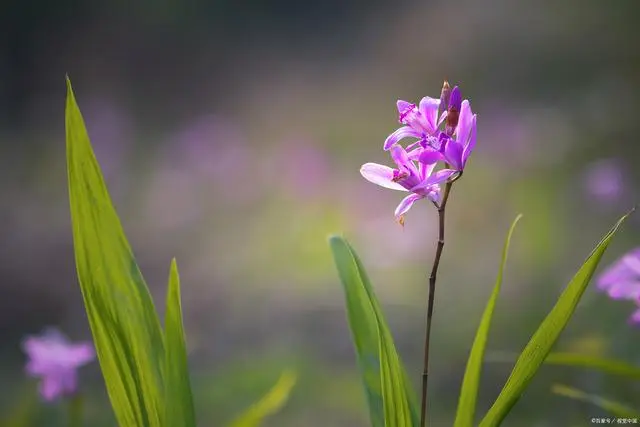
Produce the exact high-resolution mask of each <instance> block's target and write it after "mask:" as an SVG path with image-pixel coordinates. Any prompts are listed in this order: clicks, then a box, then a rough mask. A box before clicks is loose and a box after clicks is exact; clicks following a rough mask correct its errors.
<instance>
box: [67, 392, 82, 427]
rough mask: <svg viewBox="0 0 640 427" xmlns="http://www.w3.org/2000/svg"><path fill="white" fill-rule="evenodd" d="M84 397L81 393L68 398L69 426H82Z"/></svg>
mask: <svg viewBox="0 0 640 427" xmlns="http://www.w3.org/2000/svg"><path fill="white" fill-rule="evenodd" d="M83 403H84V402H83V399H82V395H81V394H80V393H77V394H74V395H73V396H70V397H69V398H68V409H69V414H68V416H69V427H82V412H83V406H84V405H83Z"/></svg>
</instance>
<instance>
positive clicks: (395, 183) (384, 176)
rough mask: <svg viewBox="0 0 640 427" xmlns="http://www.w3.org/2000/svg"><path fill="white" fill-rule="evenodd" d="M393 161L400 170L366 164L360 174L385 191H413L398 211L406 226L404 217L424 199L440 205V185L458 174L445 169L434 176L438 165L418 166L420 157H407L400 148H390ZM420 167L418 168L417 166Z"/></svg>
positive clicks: (396, 146)
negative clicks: (388, 189) (417, 159)
mask: <svg viewBox="0 0 640 427" xmlns="http://www.w3.org/2000/svg"><path fill="white" fill-rule="evenodd" d="M390 152H391V158H392V159H393V160H394V162H395V163H396V165H397V166H398V168H397V169H393V168H390V167H388V166H384V165H379V164H377V163H366V164H364V165H362V167H361V168H360V173H361V174H362V176H363V177H364V178H365V179H366V180H367V181H370V182H372V183H374V184H377V185H379V186H381V187H385V188H390V189H392V190H400V191H409V192H410V193H411V194H409V195H408V196H407V197H405V198H404V199H403V200H402V201H401V202H400V204H399V205H398V207H397V208H396V210H395V217H396V220H397V221H398V222H400V224H403V221H404V220H403V218H404V214H405V213H407V211H409V209H411V206H413V204H414V203H415V202H416V201H418V200H420V199H424V198H426V199H429V200H431V201H432V202H433V203H435V204H438V203H440V185H439V184H440V183H441V182H444V181H446V180H447V179H449V178H450V177H451V176H452V175H454V174H455V173H456V171H455V170H452V169H442V170H440V171H438V172H436V173H433V171H434V168H435V166H436V163H435V162H433V163H430V164H427V163H424V162H416V161H415V157H416V153H415V152H414V153H413V155H412V153H407V151H406V150H405V149H404V148H402V147H401V146H400V145H394V146H392V147H391V148H390ZM416 163H417V164H416Z"/></svg>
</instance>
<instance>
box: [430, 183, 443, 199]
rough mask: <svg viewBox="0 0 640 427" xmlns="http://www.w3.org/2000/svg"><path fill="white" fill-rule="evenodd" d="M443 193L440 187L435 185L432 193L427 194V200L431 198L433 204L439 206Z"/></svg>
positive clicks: (432, 187)
mask: <svg viewBox="0 0 640 427" xmlns="http://www.w3.org/2000/svg"><path fill="white" fill-rule="evenodd" d="M441 193H442V190H441V188H440V186H439V185H438V184H435V185H433V186H431V191H429V193H428V194H427V198H429V200H431V201H432V202H435V203H438V204H439V203H440V196H441Z"/></svg>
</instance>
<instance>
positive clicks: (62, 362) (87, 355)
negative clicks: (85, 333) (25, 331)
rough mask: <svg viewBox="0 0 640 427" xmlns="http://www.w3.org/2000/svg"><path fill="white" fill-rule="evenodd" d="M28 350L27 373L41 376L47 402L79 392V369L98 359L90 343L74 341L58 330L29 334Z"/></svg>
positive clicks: (23, 346) (41, 391)
mask: <svg viewBox="0 0 640 427" xmlns="http://www.w3.org/2000/svg"><path fill="white" fill-rule="evenodd" d="M22 348H23V350H24V351H25V353H27V356H28V361H27V366H26V368H25V369H26V371H27V374H28V375H30V376H32V377H36V378H40V379H41V382H40V386H39V390H40V395H41V396H42V398H43V399H44V400H46V401H47V402H51V401H54V400H56V399H58V398H60V397H64V396H70V395H72V394H74V393H75V392H76V389H77V387H78V385H77V383H78V379H77V374H76V370H77V369H78V368H79V367H80V366H82V365H86V364H87V363H89V362H91V361H92V360H93V359H95V351H94V349H93V345H92V344H91V343H89V342H86V343H85V342H83V343H77V344H73V343H71V342H69V340H68V339H67V338H66V337H65V336H64V335H63V334H62V333H61V332H60V331H58V330H57V329H48V330H46V331H45V332H44V333H43V334H42V335H40V336H29V337H27V338H26V339H25V340H24V341H23V342H22Z"/></svg>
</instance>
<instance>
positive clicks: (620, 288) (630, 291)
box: [597, 248, 640, 325]
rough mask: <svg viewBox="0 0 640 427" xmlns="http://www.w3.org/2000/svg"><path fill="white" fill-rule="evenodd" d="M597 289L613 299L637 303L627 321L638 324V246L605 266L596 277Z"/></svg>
mask: <svg viewBox="0 0 640 427" xmlns="http://www.w3.org/2000/svg"><path fill="white" fill-rule="evenodd" d="M597 286H598V289H600V290H601V291H604V292H606V293H607V294H608V295H609V297H610V298H612V299H614V300H632V301H635V302H636V304H637V305H638V307H639V308H638V309H637V310H636V311H635V312H634V313H633V315H632V316H631V318H630V319H629V321H630V322H631V323H634V324H638V325H640V248H636V249H633V250H632V251H630V252H628V253H627V254H625V255H624V256H623V257H622V258H620V259H619V260H617V261H616V262H615V263H613V264H612V265H611V266H610V267H609V268H607V269H606V270H605V271H604V272H603V273H602V274H601V275H600V276H599V277H598V279H597Z"/></svg>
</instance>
